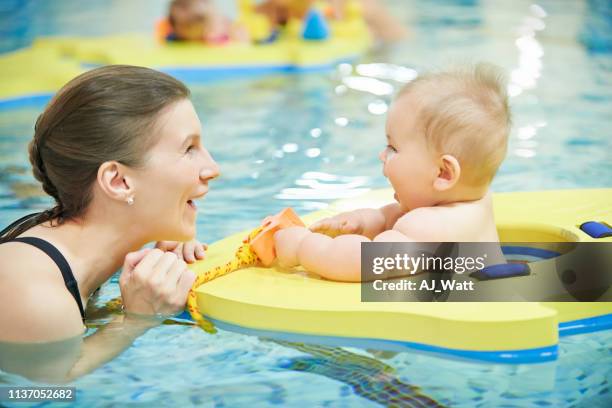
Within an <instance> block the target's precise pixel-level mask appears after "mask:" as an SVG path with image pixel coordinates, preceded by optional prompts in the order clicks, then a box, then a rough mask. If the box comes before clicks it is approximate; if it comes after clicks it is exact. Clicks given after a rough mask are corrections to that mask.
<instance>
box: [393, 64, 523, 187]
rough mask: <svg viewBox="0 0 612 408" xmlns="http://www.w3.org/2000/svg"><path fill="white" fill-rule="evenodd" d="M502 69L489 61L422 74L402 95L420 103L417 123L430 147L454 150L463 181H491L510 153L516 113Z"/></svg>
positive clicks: (447, 151)
mask: <svg viewBox="0 0 612 408" xmlns="http://www.w3.org/2000/svg"><path fill="white" fill-rule="evenodd" d="M506 88H507V85H506V80H505V77H504V74H503V71H502V70H501V69H500V68H498V67H496V66H494V65H492V64H487V63H480V64H477V65H474V66H469V67H463V68H459V69H454V70H450V71H443V72H433V73H426V74H424V75H420V76H419V77H417V78H416V79H415V80H414V81H412V82H410V83H408V84H407V85H406V86H405V87H404V88H403V89H402V90H401V91H400V94H399V96H398V98H403V97H410V98H413V100H414V101H415V106H416V109H417V111H416V126H417V127H418V131H419V133H421V134H423V135H424V136H425V139H426V142H427V145H428V148H430V149H431V150H432V151H434V152H436V153H438V154H451V155H453V156H455V157H456V158H457V160H458V161H459V163H460V165H461V169H462V172H461V176H460V180H461V181H462V182H464V183H466V184H467V185H472V186H482V185H488V184H489V183H490V182H491V181H492V179H493V177H494V176H495V173H496V172H497V169H498V168H499V166H500V164H501V163H502V161H503V160H504V157H505V156H506V150H507V145H508V135H509V133H510V127H511V114H510V108H509V105H508V95H507V91H506Z"/></svg>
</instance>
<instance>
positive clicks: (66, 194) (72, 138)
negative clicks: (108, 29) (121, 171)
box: [0, 65, 190, 243]
mask: <svg viewBox="0 0 612 408" xmlns="http://www.w3.org/2000/svg"><path fill="white" fill-rule="evenodd" d="M189 95H190V93H189V89H188V88H187V87H186V86H185V85H184V84H183V83H181V82H180V81H178V80H176V79H174V78H172V77H171V76H169V75H166V74H164V73H161V72H158V71H155V70H152V69H149V68H143V67H135V66H128V65H109V66H105V67H101V68H96V69H93V70H91V71H88V72H86V73H84V74H81V75H79V76H78V77H76V78H74V79H72V80H71V81H70V82H68V83H67V84H66V85H64V87H63V88H62V89H60V90H59V92H58V93H57V94H56V95H55V96H54V97H53V98H52V99H51V101H50V102H49V104H48V105H47V106H46V108H45V110H44V111H43V113H42V114H41V115H40V116H39V117H38V119H37V120H36V125H35V128H34V137H33V139H32V141H31V142H30V144H29V154H30V163H31V164H32V169H33V173H34V177H35V178H36V180H38V181H39V182H40V183H41V184H42V188H43V190H44V191H45V192H46V193H47V194H48V195H50V196H51V197H53V199H54V200H55V206H54V207H53V208H51V209H50V210H47V211H43V212H41V213H38V214H32V215H31V216H27V217H24V218H23V219H21V220H18V221H17V222H15V223H13V225H11V226H10V227H9V228H7V229H6V230H5V231H3V232H2V233H0V243H1V242H5V241H8V240H11V239H13V238H15V237H16V236H18V235H20V234H22V233H23V232H25V231H26V230H28V229H30V228H31V227H33V226H35V225H38V224H41V223H44V222H47V221H52V222H53V223H55V224H57V225H59V224H62V223H63V222H64V221H66V220H69V219H76V218H77V217H79V216H82V215H83V214H84V212H85V210H86V209H87V207H88V206H89V204H90V202H91V200H92V198H93V186H94V182H95V180H96V178H97V173H98V169H99V168H100V165H101V164H103V163H104V162H107V161H117V162H119V163H121V164H123V165H125V166H129V167H132V168H139V167H142V166H143V165H144V164H145V162H146V158H147V152H148V150H149V149H150V148H151V147H152V146H153V145H154V144H155V143H156V141H157V140H156V139H157V138H155V137H154V132H153V131H152V128H153V125H154V124H155V121H156V119H157V117H158V115H159V113H160V112H161V111H162V110H163V109H164V108H165V107H167V106H169V105H171V104H172V103H174V102H177V101H179V100H182V99H185V98H188V97H189Z"/></svg>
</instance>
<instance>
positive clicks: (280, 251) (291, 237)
mask: <svg viewBox="0 0 612 408" xmlns="http://www.w3.org/2000/svg"><path fill="white" fill-rule="evenodd" d="M307 234H311V232H310V231H309V230H308V228H304V227H289V228H284V229H281V230H279V231H277V232H276V233H275V234H274V245H275V247H276V256H277V259H278V264H279V265H280V266H282V267H284V268H292V267H294V266H297V265H299V264H300V262H299V260H298V249H299V247H300V244H301V243H302V240H303V239H304V237H305V236H306V235H307Z"/></svg>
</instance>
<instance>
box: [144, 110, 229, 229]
mask: <svg viewBox="0 0 612 408" xmlns="http://www.w3.org/2000/svg"><path fill="white" fill-rule="evenodd" d="M201 130H202V126H201V124H200V120H199V119H198V115H197V114H196V112H195V110H194V108H193V105H192V104H191V101H189V100H188V99H183V100H180V101H178V102H176V103H174V104H172V105H170V106H168V107H167V108H166V109H164V110H163V111H162V112H161V113H160V115H159V117H158V118H157V120H156V123H155V126H154V132H156V135H155V137H156V138H157V140H158V142H157V144H155V145H154V146H153V147H152V148H151V150H150V151H149V152H148V155H147V160H146V162H145V165H144V167H143V168H142V169H139V170H138V171H137V172H136V174H135V184H134V206H133V207H134V210H137V211H135V214H134V215H135V219H134V223H136V225H135V227H137V228H141V229H145V230H146V231H147V234H146V235H148V236H149V237H150V240H151V241H154V240H155V241H161V240H168V241H171V240H172V241H188V240H190V239H192V238H194V237H195V234H196V227H195V221H196V213H197V204H196V200H197V199H199V198H202V197H203V196H204V195H205V194H206V193H207V192H208V182H209V181H210V180H212V179H213V178H215V177H217V176H218V175H219V167H218V166H217V163H215V161H214V160H213V158H212V157H211V156H210V154H209V153H208V151H207V150H206V149H205V148H204V146H203V145H202V140H201Z"/></svg>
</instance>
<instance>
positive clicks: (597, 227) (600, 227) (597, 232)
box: [580, 221, 612, 238]
mask: <svg viewBox="0 0 612 408" xmlns="http://www.w3.org/2000/svg"><path fill="white" fill-rule="evenodd" d="M580 229H581V230H582V231H584V232H585V233H586V234H588V235H589V236H590V237H592V238H606V237H612V228H610V227H609V226H608V225H606V224H604V223H601V222H597V221H587V222H584V223H582V224H581V225H580Z"/></svg>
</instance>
